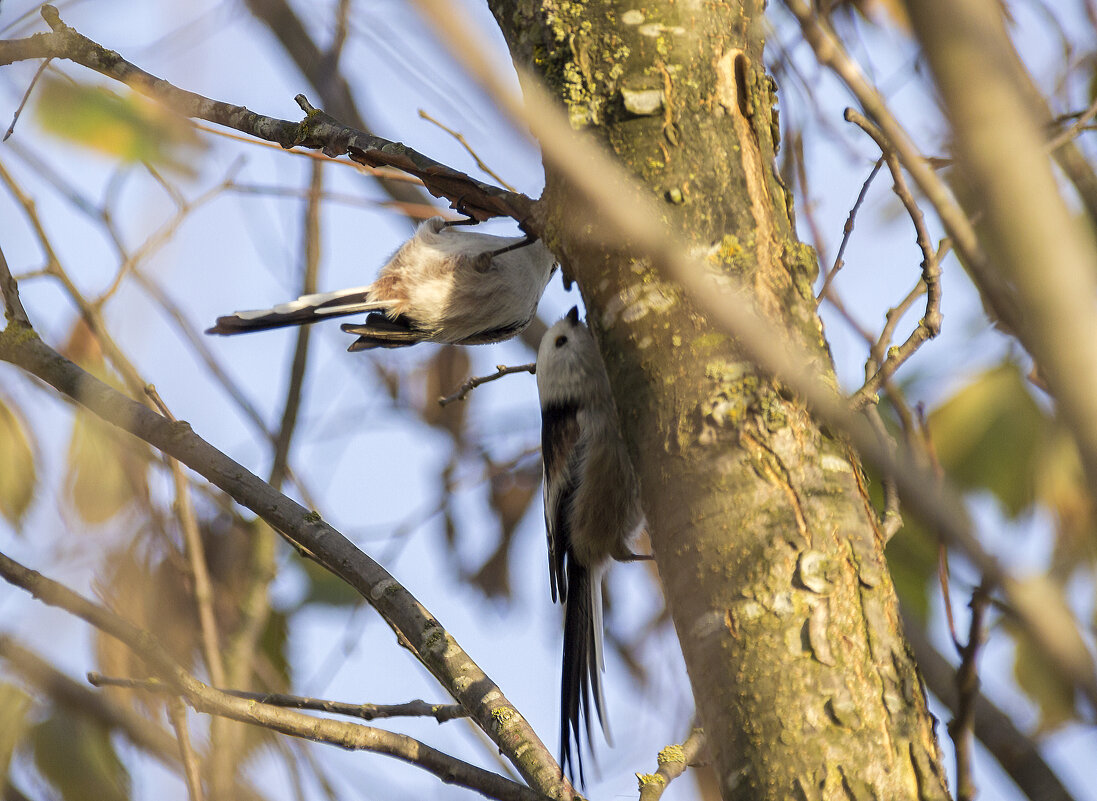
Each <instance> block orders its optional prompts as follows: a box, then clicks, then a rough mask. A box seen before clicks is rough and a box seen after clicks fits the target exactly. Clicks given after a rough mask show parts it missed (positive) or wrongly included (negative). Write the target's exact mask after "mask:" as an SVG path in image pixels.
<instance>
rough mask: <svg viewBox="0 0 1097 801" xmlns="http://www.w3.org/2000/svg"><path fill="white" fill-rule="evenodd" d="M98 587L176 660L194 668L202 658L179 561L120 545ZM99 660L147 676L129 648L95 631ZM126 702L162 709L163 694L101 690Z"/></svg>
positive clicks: (113, 672) (105, 669)
mask: <svg viewBox="0 0 1097 801" xmlns="http://www.w3.org/2000/svg"><path fill="white" fill-rule="evenodd" d="M103 564H104V567H105V571H104V572H103V573H102V574H101V575H100V576H98V577H97V578H96V580H95V590H96V592H97V594H98V595H99V597H100V598H101V599H102V601H103V603H104V605H105V606H107V607H109V608H110V609H112V610H113V611H114V612H116V613H117V614H119V615H121V616H122V617H124V618H126V619H127V620H129V621H130V622H131V623H133V624H134V625H136V626H139V627H140V628H142V629H144V630H146V631H151V632H152V633H153V634H154V635H155V636H156V639H157V641H159V642H160V644H161V645H163V646H164V647H165V648H166V649H167V651H168V653H169V654H170V655H171V657H172V658H173V659H175V660H176V661H177V662H179V663H180V664H181V665H183V667H185V668H188V669H191V668H193V666H194V665H195V664H196V663H197V661H198V648H199V635H198V624H197V614H196V612H195V606H194V600H193V596H192V595H191V593H190V590H189V584H188V578H187V576H186V575H185V573H184V570H183V567H182V565H181V564H180V562H179V561H178V560H172V559H164V560H163V561H161V562H154V561H153V560H152V559H151V558H150V557H148V556H145V555H143V554H141V553H139V552H138V550H137V548H136V547H135V545H134V544H133V543H130V544H128V545H127V546H126V547H124V548H120V549H117V550H115V551H113V552H112V553H110V554H109V555H108V558H107V559H105V560H104V562H103ZM95 654H96V662H97V664H98V668H99V670H100V672H102V673H105V674H106V675H108V676H145V675H147V673H148V668H147V667H146V666H145V664H144V662H142V661H141V660H140V659H139V658H138V657H137V656H136V655H135V654H134V653H133V651H131V650H130V649H129V648H128V647H126V646H125V645H123V644H122V643H121V642H119V641H118V640H116V639H115V638H114V637H111V636H109V635H107V634H104V633H102V632H98V631H97V632H96V639H95ZM102 692H106V693H108V694H109V695H111V697H112V698H113V699H114V700H115V701H117V702H118V703H119V704H121V705H123V706H125V707H139V708H143V709H145V710H154V709H158V708H159V705H160V699H158V698H155V697H152V696H149V695H147V694H145V693H134V692H133V691H132V690H119V689H116V688H112V687H106V688H104V689H103V690H102Z"/></svg>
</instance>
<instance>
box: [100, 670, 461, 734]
mask: <svg viewBox="0 0 1097 801" xmlns="http://www.w3.org/2000/svg"><path fill="white" fill-rule="evenodd" d="M88 682H89V683H90V684H92V685H93V686H95V687H126V688H129V689H137V690H145V691H146V692H155V693H162V692H170V691H171V690H170V688H169V687H167V686H166V685H165V684H164V683H163V682H160V681H156V680H151V681H150V680H147V679H126V678H119V677H117V676H104V675H102V674H101V673H94V672H93V673H89V674H88ZM218 689H219V690H220V691H221V692H223V693H225V694H226V695H231V696H232V697H233V698H247V699H250V700H252V701H261V702H262V703H264V704H270V705H271V706H279V707H286V708H288V709H310V710H313V711H316V712H331V713H332V714H334V715H346V716H347V717H353V718H361V719H362V720H379V719H381V718H408V717H414V718H434V719H435V720H437V721H438V722H439V723H446V722H448V721H451V720H456V719H457V718H465V717H468V712H467V711H465V708H464V707H461V706H458V705H457V704H428V703H427V702H426V701H421V700H415V701H407V702H406V703H403V704H349V703H346V702H345V701H329V700H327V699H324V698H310V697H308V696H303V695H289V694H287V693H256V692H248V691H245V690H228V689H225V688H222V687H219V688H218Z"/></svg>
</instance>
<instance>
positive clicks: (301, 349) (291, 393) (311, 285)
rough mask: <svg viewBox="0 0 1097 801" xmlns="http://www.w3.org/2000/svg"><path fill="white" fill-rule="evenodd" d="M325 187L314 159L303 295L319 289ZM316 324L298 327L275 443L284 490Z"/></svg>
mask: <svg viewBox="0 0 1097 801" xmlns="http://www.w3.org/2000/svg"><path fill="white" fill-rule="evenodd" d="M323 187H324V168H323V165H322V162H319V161H317V162H313V165H312V178H311V180H310V181H309V190H308V196H307V200H306V202H305V220H304V229H305V230H304V237H303V240H304V246H305V248H304V249H305V252H304V254H303V259H302V261H303V265H304V266H303V270H302V273H303V274H302V277H301V294H302V295H311V294H313V293H315V292H316V287H317V284H318V281H319V278H318V276H319V272H320V240H321V233H320V208H321V192H322V190H323ZM311 331H312V326H308V325H302V326H298V328H297V341H296V343H295V345H294V349H293V362H292V363H291V365H290V378H289V386H288V387H287V388H286V402H285V404H284V406H283V407H282V422H281V423H280V424H279V426H278V437H277V439H276V440H275V443H274V459H273V460H272V465H271V469H270V478H269V479H268V482H269V483H270V485H271V486H272V487H274V488H275V489H280V488H281V486H282V481H283V480H284V479H285V476H286V464H287V463H288V461H289V449H290V443H291V442H292V441H293V432H294V430H295V429H296V427H297V414H298V412H299V411H300V410H301V390H302V389H303V387H304V385H305V369H306V367H307V365H308V353H309V334H310V333H311Z"/></svg>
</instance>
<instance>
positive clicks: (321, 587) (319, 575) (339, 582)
mask: <svg viewBox="0 0 1097 801" xmlns="http://www.w3.org/2000/svg"><path fill="white" fill-rule="evenodd" d="M300 565H301V567H302V569H303V570H304V571H305V577H306V578H307V579H308V582H309V589H308V592H307V593H306V595H305V601H304V602H305V603H307V604H326V605H328V606H357V605H358V604H360V603H362V596H361V594H359V592H358V591H357V590H355V589H354V588H353V587H351V586H350V585H349V584H347V582H345V581H343V579H341V578H339V577H338V576H336V575H335V574H334V573H330V572H329V571H327V570H325V569H324V568H322V567H320V565H318V564H316V563H315V562H314V561H312V560H311V559H303V560H301V562H300Z"/></svg>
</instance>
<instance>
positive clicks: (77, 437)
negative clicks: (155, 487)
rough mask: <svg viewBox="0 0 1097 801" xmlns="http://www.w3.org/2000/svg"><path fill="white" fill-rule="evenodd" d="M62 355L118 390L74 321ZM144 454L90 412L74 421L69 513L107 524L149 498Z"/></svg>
mask: <svg viewBox="0 0 1097 801" xmlns="http://www.w3.org/2000/svg"><path fill="white" fill-rule="evenodd" d="M61 353H62V354H63V355H65V356H66V357H68V358H69V359H71V360H72V361H74V362H76V363H77V364H79V365H80V366H81V367H83V368H84V369H85V370H87V371H88V372H89V373H91V374H92V375H94V376H95V377H96V378H98V379H99V380H101V381H103V382H105V383H107V384H110V385H111V386H113V387H114V388H116V389H119V388H120V384H119V382H118V381H117V379H116V378H115V377H114V375H113V374H112V373H111V372H110V370H109V369H108V368H107V364H106V361H105V360H104V358H103V351H102V348H101V347H100V345H99V339H98V338H97V337H96V336H95V333H94V332H93V331H92V330H91V329H90V328H88V326H87V324H86V323H85V322H84V320H83V319H77V321H76V323H75V324H74V325H73V327H72V331H71V333H70V334H69V338H68V341H67V342H66V343H65V345H64V347H62V348H61ZM147 468H148V450H147V448H145V446H143V445H140V444H138V443H137V442H135V441H134V440H132V439H130V438H129V436H128V435H127V434H123V433H122V432H121V431H119V430H118V429H117V428H115V427H114V426H112V425H110V424H109V423H105V422H103V421H102V420H101V419H100V418H99V417H97V416H95V415H94V414H92V413H91V412H87V411H83V410H78V411H77V412H76V414H75V415H74V416H73V423H72V437H71V439H70V440H69V451H68V459H67V463H66V474H65V487H66V489H67V490H68V494H69V499H70V501H71V502H72V506H73V509H75V510H76V513H77V514H78V515H79V516H80V519H81V520H83V521H84V522H85V523H91V524H97V523H105V522H106V521H107V520H110V519H111V518H112V517H114V516H115V515H116V514H118V513H119V512H120V511H122V509H124V508H125V507H126V506H128V505H129V504H130V503H131V502H132V501H134V500H136V499H137V498H139V497H140V498H144V497H147V495H148V483H147V472H148V470H147Z"/></svg>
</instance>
